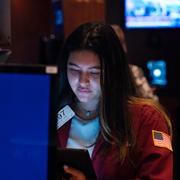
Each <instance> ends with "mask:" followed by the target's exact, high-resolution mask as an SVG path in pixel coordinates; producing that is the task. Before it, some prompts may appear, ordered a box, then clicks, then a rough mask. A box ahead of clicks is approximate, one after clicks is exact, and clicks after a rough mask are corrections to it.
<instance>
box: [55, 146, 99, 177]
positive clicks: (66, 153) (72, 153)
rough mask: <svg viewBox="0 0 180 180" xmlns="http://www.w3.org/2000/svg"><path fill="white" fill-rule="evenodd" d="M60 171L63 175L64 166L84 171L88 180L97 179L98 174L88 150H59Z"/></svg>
mask: <svg viewBox="0 0 180 180" xmlns="http://www.w3.org/2000/svg"><path fill="white" fill-rule="evenodd" d="M57 159H58V171H59V172H61V173H63V165H67V166H70V167H73V168H75V169H77V170H80V171H82V172H83V173H84V174H85V176H86V177H87V178H92V179H96V174H95V171H94V168H93V165H92V162H91V158H90V156H89V153H88V150H86V149H71V148H64V149H58V152H57Z"/></svg>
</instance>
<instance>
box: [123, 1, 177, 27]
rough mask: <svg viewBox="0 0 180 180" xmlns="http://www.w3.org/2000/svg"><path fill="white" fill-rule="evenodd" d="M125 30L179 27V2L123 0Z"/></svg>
mask: <svg viewBox="0 0 180 180" xmlns="http://www.w3.org/2000/svg"><path fill="white" fill-rule="evenodd" d="M124 12H125V27H126V28H177V27H180V0H125V11H124Z"/></svg>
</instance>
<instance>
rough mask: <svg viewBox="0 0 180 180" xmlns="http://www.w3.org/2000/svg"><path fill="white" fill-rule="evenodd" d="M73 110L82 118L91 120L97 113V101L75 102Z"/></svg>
mask: <svg viewBox="0 0 180 180" xmlns="http://www.w3.org/2000/svg"><path fill="white" fill-rule="evenodd" d="M74 111H75V112H76V114H77V116H79V117H80V118H81V119H83V120H91V119H94V118H95V117H97V116H98V115H99V102H93V103H82V102H76V103H75V105H74Z"/></svg>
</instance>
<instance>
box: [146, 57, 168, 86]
mask: <svg viewBox="0 0 180 180" xmlns="http://www.w3.org/2000/svg"><path fill="white" fill-rule="evenodd" d="M147 68H148V69H149V77H150V83H151V84H152V85H155V86H156V85H159V86H166V85H167V79H166V62H165V61H164V60H156V61H153V60H151V61H148V63H147Z"/></svg>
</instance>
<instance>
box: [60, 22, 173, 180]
mask: <svg viewBox="0 0 180 180" xmlns="http://www.w3.org/2000/svg"><path fill="white" fill-rule="evenodd" d="M60 69H61V77H60V78H61V94H60V99H61V105H60V108H63V107H64V106H65V105H69V106H70V107H71V108H72V110H73V111H74V112H75V116H74V117H72V118H71V119H70V120H69V121H67V122H66V123H64V124H63V125H62V126H61V127H60V128H59V129H58V143H59V147H60V148H65V147H66V148H80V149H82V148H83V149H88V151H89V154H90V157H91V160H92V163H93V166H94V169H95V172H96V175H97V179H103V180H106V179H113V180H115V179H117V180H119V179H123V180H128V179H134V180H135V179H136V180H138V179H151V180H153V179H154V180H155V179H159V180H160V179H161V180H166V179H167V180H171V179H172V164H173V162H172V147H171V123H170V120H169V118H168V117H167V115H166V114H165V112H164V111H163V110H162V108H161V107H160V106H159V105H158V104H155V102H154V101H152V100H147V99H141V98H137V97H136V94H135V90H134V89H135V88H134V84H133V78H132V77H131V72H130V70H129V66H128V63H127V61H126V59H125V54H124V51H123V48H122V46H121V44H120V42H119V39H118V37H117V35H116V33H115V32H114V31H113V29H112V28H111V26H109V25H106V24H103V23H86V24H83V25H81V26H79V27H78V28H77V29H76V30H75V31H74V32H72V33H71V35H70V36H69V37H68V38H67V40H66V42H65V44H64V48H63V52H62V60H61V62H60ZM64 170H65V172H67V173H69V174H71V178H72V179H78V180H83V179H86V177H85V175H84V174H83V172H80V171H79V170H78V169H74V168H72V167H68V166H64Z"/></svg>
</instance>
